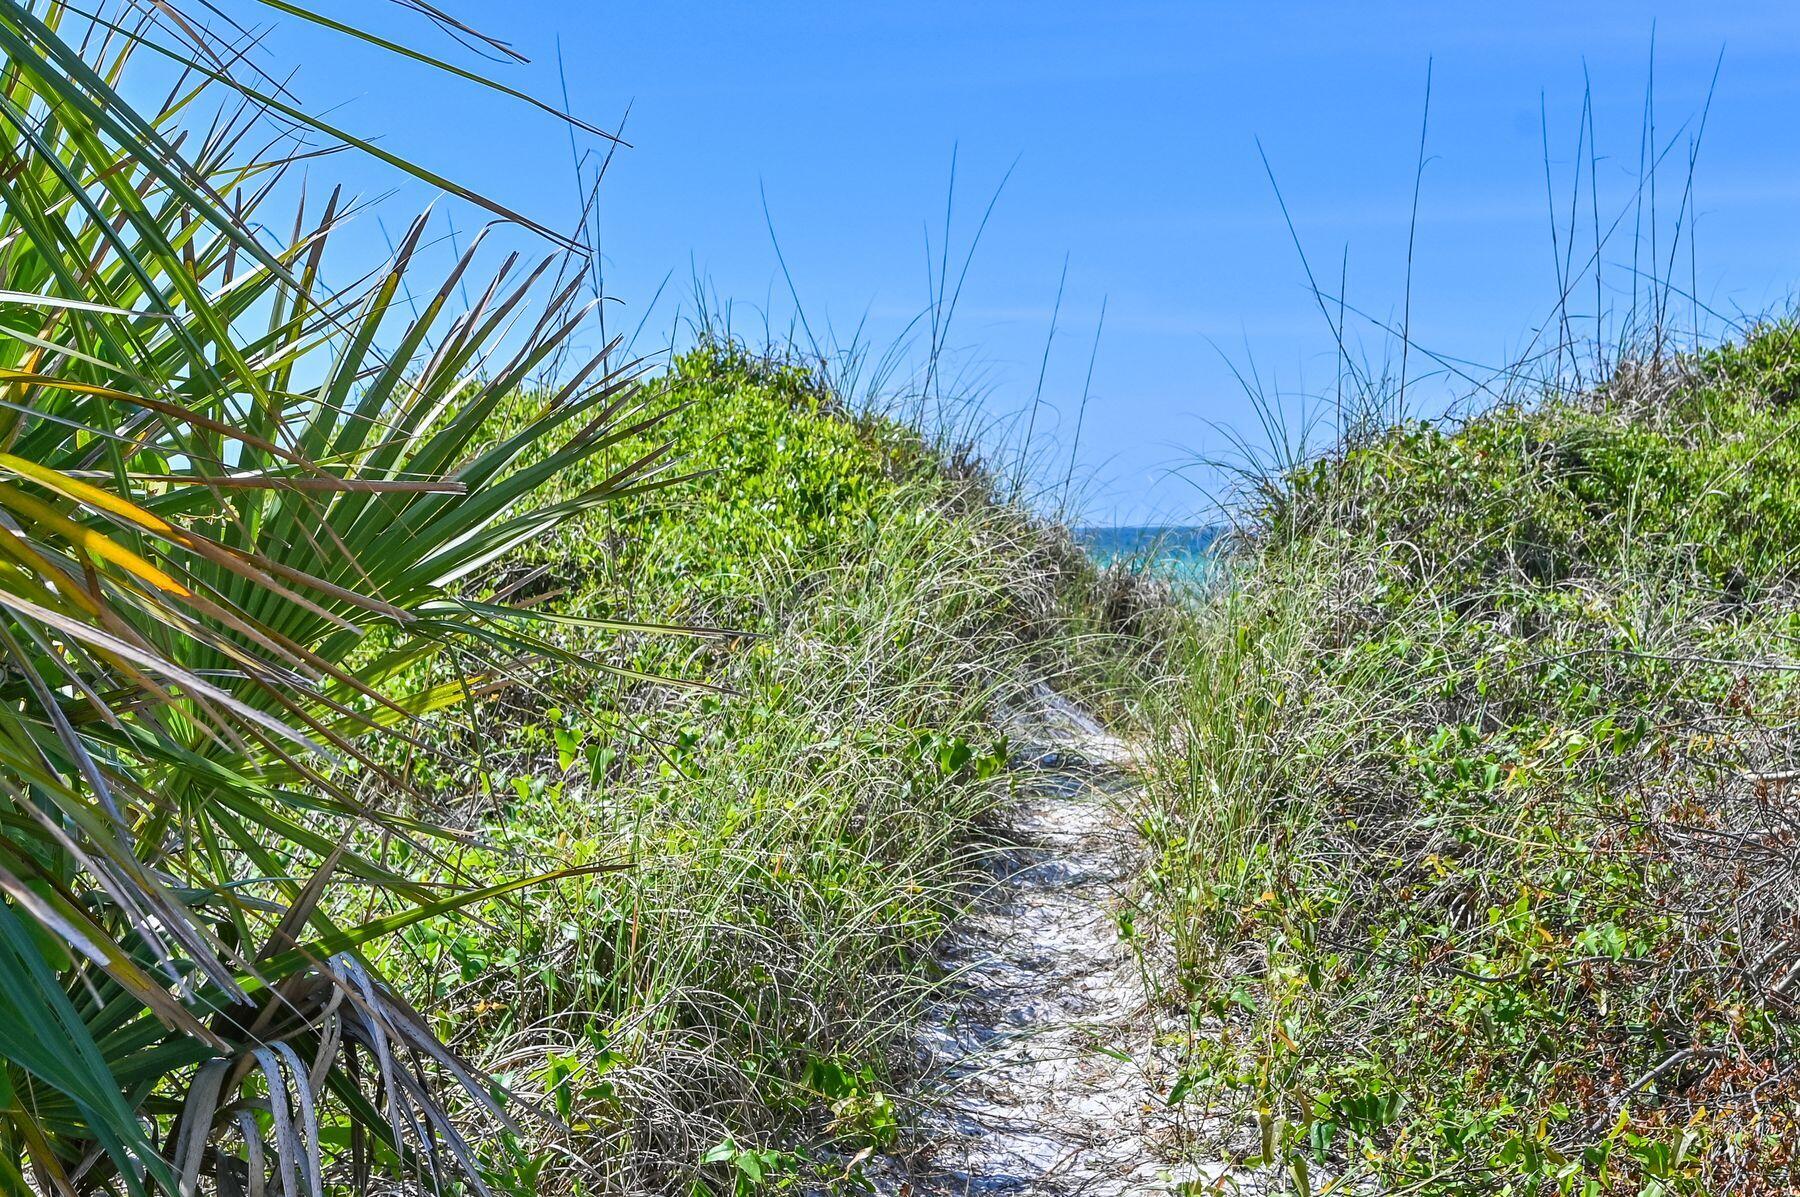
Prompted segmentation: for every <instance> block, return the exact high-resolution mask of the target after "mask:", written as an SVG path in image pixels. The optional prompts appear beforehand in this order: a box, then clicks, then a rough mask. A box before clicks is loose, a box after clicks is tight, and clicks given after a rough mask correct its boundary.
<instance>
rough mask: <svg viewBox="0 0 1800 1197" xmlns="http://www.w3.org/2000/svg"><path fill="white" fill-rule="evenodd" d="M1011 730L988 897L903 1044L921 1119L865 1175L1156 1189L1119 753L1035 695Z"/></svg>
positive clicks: (1147, 1046)
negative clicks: (900, 1150)
mask: <svg viewBox="0 0 1800 1197" xmlns="http://www.w3.org/2000/svg"><path fill="white" fill-rule="evenodd" d="M1014 722H1015V724H1016V725H1017V726H1016V727H1015V730H1014V738H1015V742H1019V743H1021V752H1020V755H1021V756H1023V757H1025V758H1026V759H1027V760H1029V761H1030V762H1031V763H1029V764H1027V765H1026V766H1025V767H1024V768H1023V769H1022V770H1021V774H1020V777H1019V779H1018V781H1019V793H1018V798H1017V801H1016V802H1014V803H1013V804H1012V806H1011V807H1010V809H1009V811H1008V812H1007V814H1006V818H1005V822H1004V824H1003V826H1002V827H1001V828H1000V829H999V835H998V842H999V844H1000V845H1001V847H1000V849H999V850H997V851H996V852H995V853H994V854H993V855H992V856H991V857H990V859H989V861H988V870H989V873H990V875H991V876H992V878H993V881H992V884H991V885H990V886H989V887H988V888H987V889H986V891H985V892H984V893H983V894H981V895H980V897H979V898H978V899H977V901H976V902H975V904H974V907H973V909H972V910H971V912H970V914H969V915H968V917H967V918H965V919H964V920H963V921H962V923H961V924H960V925H959V926H958V927H957V928H956V929H955V930H954V931H953V932H952V933H951V934H950V935H949V936H947V937H946V939H945V942H944V944H943V945H942V947H941V948H940V951H939V960H940V962H941V963H942V965H943V967H944V968H945V969H946V970H947V971H948V972H949V973H951V974H952V979H951V980H950V981H949V982H948V984H947V985H946V991H945V994H944V996H943V998H942V999H941V1000H940V1001H939V1002H938V1003H937V1004H936V1005H934V1006H933V1007H932V1008H931V1009H929V1010H928V1011H927V1014H926V1017H925V1018H924V1020H923V1022H922V1024H921V1026H920V1027H919V1029H918V1031H917V1032H916V1034H915V1045H916V1047H917V1050H918V1053H919V1057H920V1065H921V1075H920V1080H919V1082H918V1085H917V1087H916V1089H915V1091H914V1092H913V1093H912V1094H911V1095H910V1097H911V1098H912V1100H913V1101H914V1102H916V1103H917V1105H918V1107H919V1108H920V1110H921V1111H922V1113H921V1114H920V1116H919V1118H918V1119H917V1121H916V1124H915V1126H914V1127H913V1128H912V1133H911V1134H910V1135H909V1136H908V1145H907V1150H906V1151H905V1153H904V1154H902V1155H898V1156H896V1157H893V1158H889V1159H886V1160H881V1161H875V1162H873V1164H872V1166H871V1168H870V1169H869V1175H870V1176H871V1178H872V1179H874V1180H876V1182H877V1190H878V1191H879V1192H882V1193H887V1194H917V1195H919V1197H924V1195H926V1194H964V1193H967V1194H1032V1195H1046V1197H1047V1195H1052V1194H1054V1195H1059V1197H1060V1195H1064V1194H1084V1195H1093V1197H1110V1195H1114V1194H1136V1193H1166V1192H1168V1191H1170V1189H1171V1188H1172V1184H1171V1181H1170V1179H1169V1177H1168V1175H1167V1173H1166V1169H1165V1167H1164V1164H1163V1163H1162V1160H1161V1158H1160V1156H1159V1153H1158V1151H1157V1146H1156V1145H1157V1143H1158V1142H1159V1141H1163V1140H1164V1139H1165V1136H1166V1130H1167V1122H1166V1119H1167V1115H1166V1114H1162V1113H1160V1112H1159V1111H1161V1109H1162V1103H1161V1101H1160V1100H1158V1098H1159V1095H1160V1094H1163V1093H1167V1092H1168V1088H1169V1083H1170V1078H1169V1077H1168V1076H1167V1075H1165V1073H1166V1072H1167V1067H1166V1061H1164V1060H1162V1059H1161V1058H1160V1057H1159V1056H1158V1055H1157V1053H1155V1052H1154V1051H1153V1049H1152V1034H1151V1029H1150V1025H1149V1023H1150V1020H1149V1018H1148V1016H1147V1013H1146V1009H1145V991H1144V986H1143V981H1142V972H1141V969H1140V967H1139V963H1138V960H1137V958H1136V956H1135V954H1134V953H1133V952H1132V951H1131V949H1130V947H1129V946H1128V945H1127V944H1126V943H1124V942H1123V941H1122V939H1121V936H1120V934H1119V923H1118V912H1119V910H1120V909H1121V903H1122V901H1123V898H1124V894H1125V889H1126V887H1127V885H1128V883H1129V881H1130V878H1131V877H1132V875H1133V874H1134V872H1135V870H1136V866H1137V859H1136V854H1137V852H1138V848H1137V845H1136V841H1135V837H1133V836H1131V835H1130V834H1129V832H1128V831H1126V830H1125V829H1123V828H1121V827H1120V826H1119V824H1118V821H1117V817H1116V814H1115V807H1114V804H1113V802H1112V801H1110V800H1109V799H1110V796H1111V795H1112V794H1114V793H1116V792H1117V790H1118V789H1119V788H1120V787H1123V786H1127V785H1129V784H1131V782H1130V777H1129V774H1128V773H1127V771H1126V769H1125V765H1126V764H1127V760H1128V754H1127V753H1126V751H1125V749H1124V746H1123V745H1121V744H1120V743H1119V742H1118V741H1116V740H1113V739H1111V738H1110V737H1108V736H1107V735H1106V734H1105V733H1104V732H1103V731H1102V730H1101V729H1100V728H1099V727H1097V726H1096V725H1095V724H1094V723H1093V721H1092V720H1091V719H1089V718H1088V717H1087V716H1086V715H1085V714H1083V713H1082V712H1080V711H1078V710H1076V709H1075V708H1073V707H1071V706H1070V705H1069V704H1068V703H1066V702H1064V701H1062V700H1061V699H1059V698H1057V697H1056V696H1055V695H1054V694H1052V693H1051V692H1050V691H1049V690H1047V689H1042V688H1040V689H1039V690H1038V691H1037V692H1036V693H1035V694H1034V695H1033V697H1032V701H1031V704H1030V706H1029V708H1028V709H1026V710H1024V711H1022V712H1020V713H1019V715H1018V717H1017V718H1016V719H1015V720H1014Z"/></svg>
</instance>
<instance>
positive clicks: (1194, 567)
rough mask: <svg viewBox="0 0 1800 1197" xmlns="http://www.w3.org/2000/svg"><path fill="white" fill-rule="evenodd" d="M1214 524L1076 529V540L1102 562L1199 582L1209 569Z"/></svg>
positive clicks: (1216, 530) (1215, 538) (1215, 537)
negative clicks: (1121, 562) (1120, 564)
mask: <svg viewBox="0 0 1800 1197" xmlns="http://www.w3.org/2000/svg"><path fill="white" fill-rule="evenodd" d="M1221 531H1222V529H1221V528H1219V527H1218V526H1216V525H1201V526H1185V527H1184V526H1180V525H1169V524H1162V525H1151V526H1147V527H1135V528H1113V527H1107V528H1100V527H1094V528H1076V529H1075V539H1076V540H1078V541H1080V542H1081V545H1082V547H1083V548H1085V549H1087V551H1088V555H1089V556H1090V557H1092V558H1093V559H1094V560H1095V561H1097V562H1099V563H1100V564H1101V565H1103V566H1104V565H1111V564H1113V563H1114V562H1117V561H1123V562H1126V563H1127V564H1131V565H1136V566H1139V567H1140V568H1143V569H1147V570H1149V571H1150V572H1152V573H1157V574H1162V575H1164V576H1165V577H1169V578H1172V579H1178V580H1181V581H1195V582H1197V581H1202V580H1204V579H1205V577H1206V574H1207V571H1208V569H1209V568H1210V564H1211V558H1212V547H1213V542H1214V541H1216V540H1217V539H1218V537H1219V533H1220V532H1221Z"/></svg>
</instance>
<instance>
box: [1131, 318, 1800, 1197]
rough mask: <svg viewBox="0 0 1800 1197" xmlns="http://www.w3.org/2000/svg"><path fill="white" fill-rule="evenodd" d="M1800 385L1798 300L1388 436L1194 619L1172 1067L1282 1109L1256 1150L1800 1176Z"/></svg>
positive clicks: (1762, 1187)
mask: <svg viewBox="0 0 1800 1197" xmlns="http://www.w3.org/2000/svg"><path fill="white" fill-rule="evenodd" d="M1797 383H1800V333H1797V332H1796V330H1795V329H1794V328H1793V327H1791V326H1786V325H1783V326H1777V327H1769V328H1765V329H1763V330H1761V331H1759V332H1758V333H1757V334H1756V335H1755V336H1753V337H1751V338H1750V339H1748V340H1747V341H1746V342H1745V343H1743V344H1741V345H1738V346H1735V347H1728V348H1724V349H1720V350H1718V351H1715V352H1710V353H1706V354H1702V355H1700V356H1698V357H1696V358H1692V359H1687V360H1681V361H1674V362H1669V361H1665V362H1663V363H1662V364H1661V365H1660V366H1659V367H1656V368H1651V367H1645V366H1638V367H1633V368H1631V369H1627V370H1623V371H1621V372H1619V373H1618V375H1617V376H1616V377H1615V378H1614V380H1613V381H1612V382H1611V383H1610V384H1608V385H1606V386H1604V387H1601V388H1599V389H1597V390H1596V391H1594V392H1593V393H1590V394H1587V395H1584V396H1581V397H1579V398H1574V399H1555V400H1551V401H1546V402H1542V403H1538V404H1534V405H1531V406H1529V407H1524V408H1521V407H1511V406H1509V407H1503V408H1500V409H1498V410H1494V411H1491V412H1489V413H1487V414H1484V415H1480V416H1478V417H1476V418H1473V419H1469V420H1467V421H1464V422H1461V423H1459V424H1454V425H1444V426H1429V425H1424V424H1416V423H1415V424H1406V425H1404V426H1400V427H1395V428H1391V429H1386V430H1381V431H1377V432H1373V433H1367V434H1364V435H1360V436H1358V437H1356V438H1353V439H1352V440H1351V442H1350V443H1349V444H1348V445H1347V446H1346V447H1344V448H1342V449H1340V450H1339V451H1337V452H1334V453H1332V454H1330V455H1328V456H1326V457H1325V458H1323V459H1320V460H1318V461H1316V462H1313V463H1311V464H1308V465H1306V466H1304V467H1301V468H1299V469H1296V470H1294V471H1292V472H1290V473H1289V474H1288V475H1286V476H1285V477H1283V478H1280V479H1274V480H1271V481H1272V485H1270V486H1269V487H1268V488H1267V490H1266V492H1265V495H1264V498H1263V500H1262V501H1261V502H1260V504H1259V505H1258V508H1257V509H1256V510H1255V512H1254V513H1253V516H1252V518H1251V519H1250V521H1249V525H1248V527H1247V529H1246V531H1245V533H1244V534H1243V535H1242V536H1241V537H1240V538H1239V540H1238V543H1237V546H1236V548H1235V550H1234V555H1233V556H1232V557H1231V558H1230V559H1229V562H1228V566H1227V568H1226V570H1225V577H1226V581H1225V582H1224V583H1223V584H1222V585H1221V586H1220V588H1219V589H1218V590H1217V591H1216V592H1214V593H1213V594H1211V595H1210V596H1209V597H1208V598H1207V599H1206V600H1204V601H1203V602H1200V603H1196V604H1193V605H1191V606H1189V607H1188V608H1186V609H1185V610H1180V611H1165V612H1163V613H1162V614H1161V617H1160V619H1159V621H1158V622H1157V623H1156V624H1155V625H1154V627H1153V628H1152V629H1151V630H1150V632H1149V633H1148V634H1147V636H1148V638H1147V640H1146V641H1145V643H1144V644H1143V645H1142V646H1141V649H1140V651H1141V653H1142V656H1141V658H1140V661H1141V662H1144V663H1145V664H1143V665H1141V666H1140V672H1143V673H1145V674H1147V675H1150V676H1152V677H1153V679H1154V681H1153V682H1152V683H1150V684H1143V683H1139V684H1136V685H1135V686H1133V687H1131V689H1132V690H1133V691H1134V693H1135V699H1134V702H1135V709H1136V717H1137V719H1138V720H1139V725H1138V726H1139V731H1140V734H1141V735H1142V736H1143V737H1144V739H1145V740H1146V741H1147V742H1148V743H1149V744H1150V745H1151V746H1152V747H1151V755H1152V757H1153V767H1152V769H1151V771H1150V775H1149V777H1150V784H1149V786H1148V788H1147V791H1146V794H1147V797H1146V803H1145V808H1144V810H1143V811H1142V821H1143V825H1144V828H1145V831H1146V833H1147V834H1148V836H1149V837H1150V839H1151V840H1152V842H1153V843H1154V844H1155V845H1156V846H1157V848H1158V851H1159V858H1158V861H1157V864H1156V866H1155V867H1154V868H1153V869H1152V871H1151V873H1150V875H1149V876H1148V878H1147V886H1148V889H1149V890H1150V893H1151V900H1152V901H1153V902H1154V903H1155V904H1156V906H1157V908H1158V909H1160V910H1161V911H1162V912H1163V915H1164V918H1163V920H1162V921H1163V926H1164V927H1165V929H1166V930H1167V932H1168V937H1169V942H1170V943H1171V944H1172V947H1173V955H1174V958H1175V961H1176V963H1175V966H1174V980H1173V982H1172V984H1171V995H1170V996H1171V1000H1172V1001H1173V1002H1174V1003H1175V1005H1177V1006H1178V1007H1180V1008H1182V1009H1184V1010H1185V1011H1186V1014H1187V1016H1188V1019H1189V1021H1190V1022H1191V1026H1192V1030H1191V1031H1190V1032H1189V1034H1188V1035H1187V1036H1186V1037H1185V1042H1184V1050H1185V1058H1186V1060H1187V1065H1188V1066H1187V1070H1186V1072H1185V1073H1184V1076H1183V1079H1182V1081H1181V1083H1180V1084H1179V1085H1177V1086H1176V1092H1173V1093H1171V1094H1169V1095H1167V1096H1168V1098H1169V1099H1170V1100H1172V1101H1175V1102H1177V1103H1178V1104H1181V1105H1182V1106H1184V1108H1186V1109H1188V1110H1190V1111H1191V1112H1193V1113H1194V1114H1195V1115H1196V1116H1198V1115H1199V1114H1201V1113H1202V1112H1211V1113H1220V1112H1226V1111H1236V1112H1238V1113H1240V1114H1242V1115H1244V1116H1245V1117H1248V1118H1251V1119H1254V1120H1255V1123H1256V1124H1257V1125H1260V1127H1261V1130H1262V1133H1261V1135H1260V1136H1254V1135H1253V1136H1251V1138H1252V1140H1260V1141H1252V1142H1250V1143H1248V1144H1243V1143H1239V1144H1237V1145H1235V1146H1233V1145H1231V1144H1226V1145H1225V1147H1224V1150H1226V1151H1227V1153H1228V1154H1231V1155H1233V1156H1235V1157H1236V1158H1240V1159H1241V1158H1245V1157H1248V1158H1251V1159H1260V1160H1261V1161H1262V1162H1264V1163H1267V1164H1270V1165H1272V1166H1275V1167H1278V1168H1280V1169H1281V1170H1282V1171H1284V1172H1285V1173H1287V1174H1288V1176H1289V1178H1290V1180H1291V1182H1292V1183H1294V1184H1295V1185H1297V1186H1299V1187H1301V1188H1302V1189H1308V1188H1310V1189H1311V1190H1312V1191H1321V1190H1322V1189H1323V1188H1324V1186H1325V1184H1326V1183H1327V1182H1326V1180H1325V1179H1324V1178H1326V1177H1334V1178H1337V1183H1340V1184H1343V1183H1346V1182H1348V1181H1350V1180H1352V1179H1358V1180H1362V1181H1367V1180H1368V1179H1370V1178H1378V1179H1379V1181H1380V1182H1381V1183H1382V1184H1383V1185H1384V1186H1386V1191H1393V1192H1431V1193H1464V1192H1466V1193H1476V1192H1483V1193H1485V1192H1514V1193H1526V1192H1563V1193H1583V1194H1595V1193H1642V1194H1665V1193H1727V1192H1775V1191H1781V1192H1785V1191H1789V1190H1790V1187H1791V1186H1792V1185H1793V1184H1794V1183H1795V1180H1796V1172H1795V1165H1794V1162H1793V1157H1792V1151H1793V1143H1794V1141H1795V1135H1796V1125H1795V1121H1794V1120H1795V1113H1796V1109H1797V1104H1796V1103H1797V1099H1800V1086H1797V1085H1796V1077H1795V1074H1794V1059H1793V1054H1792V1049H1791V1046H1790V1044H1791V1036H1792V1035H1793V1033H1794V1030H1795V1024H1794V1014H1795V1008H1794V1006H1793V1002H1794V1000H1795V997H1796V994H1795V992H1794V991H1795V982H1796V980H1797V979H1800V973H1797V972H1796V970H1795V967H1794V959H1795V956H1794V952H1795V947H1796V935H1797V934H1800V919H1797V918H1796V913H1797V911H1796V899H1797V897H1800V890H1797V889H1796V881H1797V879H1800V873H1797V872H1796V866H1797V865H1800V845H1797V844H1796V840H1795V833H1796V831H1797V830H1800V822H1797V819H1796V816H1797V814H1800V810H1797V808H1796V802H1797V801H1800V796H1797V795H1796V793H1795V791H1794V789H1793V785H1794V782H1793V778H1794V774H1793V772H1792V771H1793V770H1794V768H1795V765H1796V760H1795V755H1794V751H1795V750H1794V738H1793V730H1794V727H1795V720H1796V717H1797V716H1800V687H1797V685H1796V681H1797V671H1800V654H1796V651H1795V646H1796V640H1795V636H1796V633H1797V632H1800V602H1797V601H1796V591H1795V582H1796V565H1797V564H1800V559H1797V558H1796V548H1797V547H1800V444H1797V443H1796V439H1795V435H1794V431H1795V426H1796V423H1800V408H1797V407H1796V406H1795V398H1796V394H1797V392H1796V389H1795V388H1796V384H1797ZM1194 1121H1195V1125H1196V1126H1197V1127H1199V1126H1202V1125H1204V1120H1203V1119H1200V1118H1198V1117H1196V1119H1195V1120H1194ZM1195 1141H1196V1143H1204V1144H1206V1146H1205V1147H1204V1148H1203V1149H1202V1150H1203V1151H1207V1152H1217V1151H1219V1150H1220V1149H1221V1148H1220V1144H1219V1143H1218V1141H1217V1138H1216V1136H1210V1135H1209V1134H1204V1133H1201V1132H1200V1131H1196V1135H1195Z"/></svg>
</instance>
